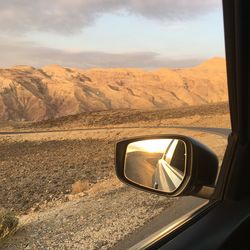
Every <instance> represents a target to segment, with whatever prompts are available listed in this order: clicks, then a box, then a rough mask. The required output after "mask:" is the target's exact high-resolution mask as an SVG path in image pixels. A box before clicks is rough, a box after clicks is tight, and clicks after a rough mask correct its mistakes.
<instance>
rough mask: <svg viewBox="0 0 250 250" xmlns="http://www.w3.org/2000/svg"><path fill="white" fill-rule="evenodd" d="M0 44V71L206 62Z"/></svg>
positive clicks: (157, 56) (10, 42) (139, 53)
mask: <svg viewBox="0 0 250 250" xmlns="http://www.w3.org/2000/svg"><path fill="white" fill-rule="evenodd" d="M3 41H4V40H3V39H1V40H0V54H1V61H0V67H4V68H5V67H10V66H13V62H14V64H15V65H31V66H35V67H42V66H44V65H48V64H60V65H62V66H65V67H79V68H95V67H105V68H108V67H113V68H117V67H122V68H123V67H138V68H146V69H152V68H159V67H174V68H175V67H190V66H194V65H196V64H198V63H200V62H201V61H202V59H203V58H202V59H201V58H194V59H185V58H184V59H178V60H173V59H169V58H161V57H160V56H159V55H158V54H157V53H154V52H137V53H119V54H116V53H105V52H100V51H91V52H89V51H80V52H70V51H64V50H59V49H53V48H45V47H39V46H36V44H34V43H31V42H24V41H23V42H20V41H19V42H13V41H11V40H9V41H6V40H5V42H3Z"/></svg>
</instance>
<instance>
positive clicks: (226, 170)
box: [133, 0, 250, 249]
mask: <svg viewBox="0 0 250 250" xmlns="http://www.w3.org/2000/svg"><path fill="white" fill-rule="evenodd" d="M222 3H223V17H224V37H225V52H226V66H227V80H228V99H229V110H230V117H231V128H232V132H231V134H230V135H229V137H228V145H227V148H226V151H225V155H224V158H223V162H222V166H221V171H220V175H219V177H218V181H217V185H216V187H215V190H214V193H213V194H212V196H210V192H209V190H205V191H204V192H207V193H208V196H210V197H209V198H210V201H209V202H208V204H207V205H206V206H202V207H200V208H197V210H196V211H191V212H190V213H189V214H188V215H187V216H186V217H185V218H180V223H179V224H177V225H174V224H172V225H169V226H168V227H169V230H166V231H165V233H164V234H162V235H153V236H152V237H151V240H152V241H151V244H150V242H149V241H144V242H141V243H142V244H137V247H139V248H140V249H157V248H159V247H162V246H165V247H166V249H168V246H169V247H170V249H172V248H171V245H170V244H168V243H169V242H171V244H172V243H173V242H174V241H175V237H176V238H178V237H177V236H179V235H181V234H182V233H183V232H185V233H186V234H187V233H188V232H189V231H190V233H189V235H190V237H191V238H192V237H193V236H194V235H192V230H191V226H192V225H195V224H198V223H200V222H201V221H202V220H203V219H204V218H205V217H206V216H208V215H209V213H210V214H212V213H214V212H215V211H216V210H217V211H218V210H219V208H220V207H224V209H225V208H228V210H230V212H231V213H233V211H231V210H232V209H231V207H234V205H232V203H234V202H237V201H238V202H241V201H243V200H245V199H246V198H248V197H249V195H250V181H249V179H250V171H249V170H248V168H247V164H244V162H246V159H248V158H249V157H248V155H249V152H250V126H249V122H248V121H250V112H249V111H250V88H249V87H248V86H249V84H248V82H249V79H250V70H248V67H249V65H250V64H249V62H248V61H249V56H250V53H249V50H250V49H249V46H248V44H250V41H249V38H250V35H249V31H248V29H247V28H248V26H249V23H250V22H249V20H250V18H249V17H248V15H249V11H250V9H249V7H248V5H247V1H244V0H223V1H222ZM217 211H216V212H217ZM219 211H220V210H219ZM222 211H223V210H222ZM224 211H225V210H224ZM247 212H248V211H247V209H246V213H247ZM219 213H220V212H219ZM239 218H244V215H242V217H240V216H239ZM217 219H218V217H217ZM175 224H176V222H175ZM200 224H201V228H202V227H203V228H204V227H206V224H204V225H202V223H200ZM229 227H230V226H229ZM231 227H233V226H232V225H231ZM189 229H190V230H189ZM213 230H216V228H214V229H213ZM208 236H209V230H208ZM218 237H219V236H218ZM223 240H225V239H223V238H221V239H217V241H219V242H220V241H221V242H222V241H223ZM176 243H177V242H176ZM143 244H144V245H143ZM178 244H180V243H179V242H178ZM172 246H173V245H172ZM183 247H185V246H184V245H183ZM203 247H204V246H203ZM133 249H136V248H133ZM164 249H165V248H164ZM198 249H200V248H198Z"/></svg>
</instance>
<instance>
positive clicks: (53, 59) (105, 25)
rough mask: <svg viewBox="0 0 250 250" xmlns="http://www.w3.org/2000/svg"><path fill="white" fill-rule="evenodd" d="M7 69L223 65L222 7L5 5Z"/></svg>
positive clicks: (195, 3)
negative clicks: (209, 61)
mask: <svg viewBox="0 0 250 250" xmlns="http://www.w3.org/2000/svg"><path fill="white" fill-rule="evenodd" d="M0 31H1V32H0V55H1V57H0V58H1V59H0V67H11V66H14V65H31V66H34V67H43V66H45V65H49V64H60V65H62V66H65V67H78V68H97V67H113V68H114V67H139V68H145V69H153V68H160V67H170V68H171V67H172V68H177V67H192V66H194V65H197V64H199V63H200V62H202V61H204V60H206V59H209V58H211V57H215V56H219V57H224V56H225V55H224V37H223V35H224V32H223V15H222V5H221V1H219V0H192V1H190V0H154V1H153V0H126V1H125V0H35V1H30V0H8V1H3V0H0Z"/></svg>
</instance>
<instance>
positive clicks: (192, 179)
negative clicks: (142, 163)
mask: <svg viewBox="0 0 250 250" xmlns="http://www.w3.org/2000/svg"><path fill="white" fill-rule="evenodd" d="M156 139H166V140H167V139H170V140H177V139H178V140H180V141H183V142H184V143H185V145H186V169H185V173H184V176H183V180H182V182H181V183H180V185H179V186H178V187H177V188H176V189H175V190H173V191H172V190H171V192H166V191H162V190H158V189H155V188H152V187H149V186H145V185H143V184H142V183H138V182H135V181H132V180H131V178H128V177H127V176H126V172H125V167H126V156H127V149H128V146H129V145H131V143H135V142H139V141H145V140H156ZM115 152H116V161H115V165H116V174H117V177H118V178H119V179H120V180H121V181H122V182H124V183H126V184H129V185H131V186H133V187H135V188H138V189H141V190H144V191H149V192H152V193H156V194H160V195H165V196H169V197H175V196H186V195H197V194H198V193H199V191H201V190H202V189H204V187H209V188H213V187H214V184H215V181H216V177H217V173H218V158H217V156H216V155H215V154H214V153H213V152H212V151H211V150H210V149H209V148H208V147H206V146H205V145H203V144H202V143H200V142H198V141H196V140H194V139H192V138H190V137H187V136H181V135H157V136H155V135H153V136H144V137H137V138H132V139H128V140H123V141H120V142H118V143H117V144H116V149H115ZM142 171H143V169H142Z"/></svg>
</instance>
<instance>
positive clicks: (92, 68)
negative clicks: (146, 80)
mask: <svg viewBox="0 0 250 250" xmlns="http://www.w3.org/2000/svg"><path fill="white" fill-rule="evenodd" d="M214 59H222V60H225V57H221V56H213V57H210V58H208V59H204V60H201V61H200V62H198V63H197V64H194V65H191V66H186V67H171V66H167V65H166V66H161V67H152V68H142V67H126V66H125V67H89V68H88V67H86V68H83V67H77V66H76V67H68V66H64V65H60V64H57V63H51V64H46V65H42V66H41V67H36V66H34V65H28V64H17V65H11V66H9V67H0V69H12V68H18V67H20V68H21V67H31V68H35V69H42V68H45V67H52V66H58V67H62V68H66V69H67V68H69V69H81V70H94V69H135V70H136V69H138V70H143V71H154V70H158V69H165V68H166V69H184V68H194V67H196V66H199V65H200V64H203V63H204V62H207V61H210V60H214Z"/></svg>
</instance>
